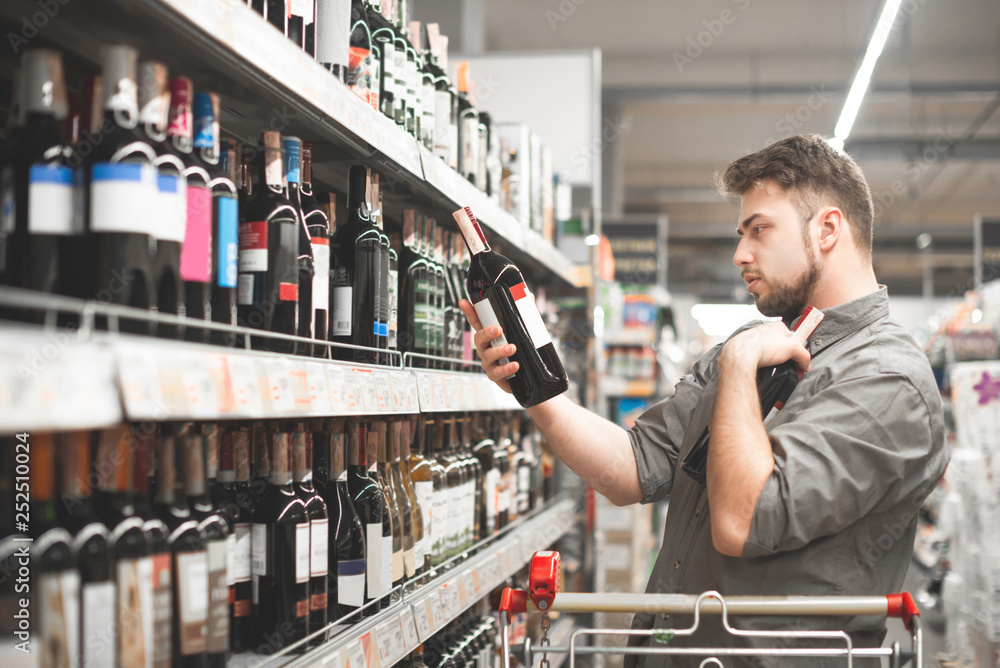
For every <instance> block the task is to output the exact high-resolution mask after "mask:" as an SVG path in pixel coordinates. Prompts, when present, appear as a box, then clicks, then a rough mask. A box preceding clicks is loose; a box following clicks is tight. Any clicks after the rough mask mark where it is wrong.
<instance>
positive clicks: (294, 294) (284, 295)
mask: <svg viewBox="0 0 1000 668" xmlns="http://www.w3.org/2000/svg"><path fill="white" fill-rule="evenodd" d="M278 299H280V300H281V301H283V302H297V301H298V300H299V286H298V284H296V283H279V284H278Z"/></svg>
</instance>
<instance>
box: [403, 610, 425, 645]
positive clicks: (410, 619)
mask: <svg viewBox="0 0 1000 668" xmlns="http://www.w3.org/2000/svg"><path fill="white" fill-rule="evenodd" d="M399 625H400V627H401V628H402V629H403V651H404V652H412V651H413V650H414V649H415V648H416V646H417V645H419V644H420V638H419V637H418V636H417V627H416V625H415V624H414V616H413V608H411V607H410V606H406V607H405V608H403V612H401V613H400V614H399Z"/></svg>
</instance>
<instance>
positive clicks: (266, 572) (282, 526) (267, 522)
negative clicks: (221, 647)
mask: <svg viewBox="0 0 1000 668" xmlns="http://www.w3.org/2000/svg"><path fill="white" fill-rule="evenodd" d="M289 436H290V434H289V433H288V432H287V431H275V432H272V433H271V434H270V437H271V438H270V441H271V469H270V470H271V481H270V484H269V485H268V490H267V493H266V495H265V496H264V498H263V499H261V501H260V503H259V504H257V508H256V509H255V510H254V514H253V527H252V530H251V531H252V534H251V540H252V544H253V546H252V555H253V562H252V565H251V568H252V570H253V580H254V594H255V599H254V611H255V614H254V616H255V618H256V626H257V630H256V632H255V637H256V638H270V639H273V640H274V643H272V644H273V645H274V649H275V650H278V649H281V648H282V647H285V646H287V645H290V644H292V643H294V642H296V641H298V640H301V639H303V638H304V637H305V636H306V633H307V629H308V619H309V538H310V536H309V532H310V527H309V518H308V517H307V516H306V510H305V504H303V503H302V500H301V499H300V498H299V497H298V495H297V494H296V492H295V487H294V486H293V484H292V468H291V465H292V460H291V454H292V453H291V448H290V438H289Z"/></svg>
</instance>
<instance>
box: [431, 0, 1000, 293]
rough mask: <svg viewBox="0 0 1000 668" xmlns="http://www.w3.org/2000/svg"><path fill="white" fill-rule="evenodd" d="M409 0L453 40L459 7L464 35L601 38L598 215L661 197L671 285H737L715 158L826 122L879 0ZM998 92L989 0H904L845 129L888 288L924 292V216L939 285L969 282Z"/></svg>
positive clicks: (544, 40)
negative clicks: (715, 184)
mask: <svg viewBox="0 0 1000 668" xmlns="http://www.w3.org/2000/svg"><path fill="white" fill-rule="evenodd" d="M416 7H417V10H416V11H417V17H418V18H424V16H422V15H423V14H425V13H426V15H429V16H433V17H434V19H435V20H439V21H441V17H442V16H447V17H449V18H448V19H447V20H445V21H441V22H442V24H443V25H442V28H443V29H444V30H445V32H448V33H449V34H451V35H453V36H454V37H453V38H452V45H453V50H454V51H457V52H461V51H462V50H463V40H462V37H463V34H462V28H463V25H462V24H463V22H464V23H465V28H466V32H465V34H464V36H465V37H466V41H467V42H468V44H469V45H474V43H475V42H476V41H480V42H482V43H483V45H484V47H485V49H486V50H487V51H495V50H513V51H547V50H558V49H581V48H593V47H599V48H600V49H601V50H602V53H603V74H604V77H603V78H604V99H603V108H604V116H605V122H606V123H607V124H609V126H610V127H615V128H619V130H618V131H617V132H615V133H612V135H613V136H615V139H614V140H612V141H610V142H608V143H607V145H606V147H605V156H604V171H605V179H604V184H603V185H604V187H603V191H604V192H603V199H604V209H605V212H606V216H607V215H608V214H613V213H614V212H616V211H618V212H621V211H624V212H651V211H658V212H663V213H665V214H666V215H667V216H669V219H670V278H669V281H670V286H669V287H670V289H671V291H672V292H677V293H682V292H683V293H691V294H693V295H695V296H697V297H698V298H701V299H739V300H745V298H746V292H745V288H744V287H743V285H742V282H741V281H740V279H739V275H738V273H737V272H736V270H735V268H734V267H732V265H731V255H732V251H733V249H734V248H735V237H734V234H733V229H734V223H735V220H736V216H737V208H736V206H735V205H734V204H733V203H730V202H724V201H722V200H721V199H720V198H719V197H718V195H716V194H715V192H714V190H713V189H712V188H711V182H712V175H713V173H714V172H715V171H716V170H718V169H720V168H722V167H724V166H725V165H726V164H727V163H728V162H729V161H730V160H732V159H734V158H736V157H738V156H739V155H741V154H743V153H745V152H747V151H751V150H754V149H756V148H759V147H761V146H764V145H765V144H766V143H767V142H768V141H772V140H776V139H780V138H782V137H786V136H790V135H792V134H795V133H798V132H818V133H822V134H832V131H833V127H834V125H835V123H836V120H837V117H838V115H839V113H840V109H841V106H842V104H843V98H844V96H845V94H846V90H847V87H848V86H849V84H850V81H851V77H852V73H853V71H854V68H855V67H856V63H857V62H858V61H859V60H860V57H861V56H862V55H863V53H864V50H865V48H866V46H867V44H868V40H869V36H870V34H871V31H872V29H873V27H874V23H875V20H876V18H877V17H878V14H879V12H880V10H881V7H882V0H842V1H840V2H829V1H828V0H796V1H795V2H792V1H791V0H700V1H699V2H686V3H681V2H663V1H662V0H628V1H623V0H614V1H613V0H503V1H502V2H501V1H499V0H494V1H488V0H464V1H460V0H417V2H416ZM422 8H423V9H422ZM449 8H450V9H451V10H452V11H450V12H449V11H447V10H448V9H449ZM476 17H482V19H483V20H482V22H479V21H477V20H476ZM449 22H450V23H449ZM477 30H480V31H484V32H478V33H477ZM699 41H700V45H699V44H698V43H699ZM692 44H695V45H697V46H692ZM699 48H700V50H699ZM525 76H530V73H526V74H525ZM998 104H1000V3H998V2H997V1H996V0H955V1H951V2H945V1H943V0H903V5H902V9H901V11H900V16H899V19H898V20H897V23H896V25H895V26H894V28H893V30H892V33H891V35H890V38H889V41H888V42H887V44H886V47H885V51H884V52H883V55H882V58H881V59H880V60H879V62H878V65H877V67H876V70H875V75H874V78H873V88H872V90H871V91H870V92H869V94H868V96H867V97H866V99H865V102H864V105H863V106H862V108H861V112H860V114H859V116H858V120H857V122H856V124H855V126H854V130H853V132H852V133H851V137H850V139H849V140H848V144H847V150H848V151H849V152H851V153H852V155H854V156H855V157H856V158H857V159H858V161H859V163H860V164H861V167H862V168H863V169H864V171H865V173H866V175H867V176H868V179H869V182H870V185H871V187H872V191H873V194H875V196H876V200H877V201H876V210H877V220H876V246H877V248H876V253H875V264H876V271H877V273H878V275H879V278H880V280H882V281H883V282H885V283H887V284H888V285H889V286H890V290H891V292H892V293H893V294H897V295H899V294H920V291H921V285H922V283H921V278H922V273H921V262H920V261H919V259H917V256H916V249H915V240H916V237H917V236H918V235H919V234H921V233H923V232H928V233H930V234H931V235H932V236H933V238H934V246H933V252H934V256H933V258H932V264H933V265H934V267H935V269H934V279H935V292H936V293H937V294H938V295H961V294H962V292H964V290H965V289H966V288H967V287H968V286H969V285H970V284H971V277H972V227H973V223H972V221H973V218H974V216H975V215H976V214H977V213H982V214H994V215H997V214H1000V111H997V110H996V107H997V105H998ZM553 111H554V112H556V113H558V112H559V111H560V110H553ZM562 111H563V113H572V111H571V110H562Z"/></svg>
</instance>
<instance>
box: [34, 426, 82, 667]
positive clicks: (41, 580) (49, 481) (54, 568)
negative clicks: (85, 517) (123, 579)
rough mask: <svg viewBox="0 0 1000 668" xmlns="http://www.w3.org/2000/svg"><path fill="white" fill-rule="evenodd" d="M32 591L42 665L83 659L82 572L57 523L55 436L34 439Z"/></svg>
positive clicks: (69, 538)
mask: <svg viewBox="0 0 1000 668" xmlns="http://www.w3.org/2000/svg"><path fill="white" fill-rule="evenodd" d="M30 446H31V451H30V455H31V471H30V474H29V476H30V479H31V495H30V496H31V501H30V517H31V526H30V529H29V531H28V535H29V536H30V537H31V539H32V549H31V551H30V553H31V561H32V566H31V576H32V583H31V585H32V586H31V591H32V593H33V596H32V598H33V599H34V603H35V607H34V610H33V611H32V613H31V614H32V617H33V618H34V619H35V620H37V624H38V626H37V627H35V628H33V629H32V631H33V634H32V635H33V640H35V642H37V643H38V645H37V646H38V647H39V648H40V649H39V652H40V657H39V663H40V665H50V666H59V665H63V666H74V665H77V664H78V662H79V659H80V625H81V621H80V619H81V617H80V613H81V611H80V571H79V570H78V569H77V567H76V556H75V554H74V552H73V536H72V534H70V532H69V531H67V530H66V528H65V527H63V526H61V525H60V523H59V518H58V515H57V511H56V507H57V501H56V486H55V458H56V453H55V449H54V443H53V435H52V434H51V433H41V434H32V436H31V442H30Z"/></svg>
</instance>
